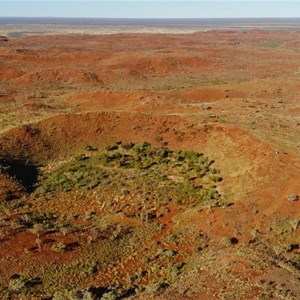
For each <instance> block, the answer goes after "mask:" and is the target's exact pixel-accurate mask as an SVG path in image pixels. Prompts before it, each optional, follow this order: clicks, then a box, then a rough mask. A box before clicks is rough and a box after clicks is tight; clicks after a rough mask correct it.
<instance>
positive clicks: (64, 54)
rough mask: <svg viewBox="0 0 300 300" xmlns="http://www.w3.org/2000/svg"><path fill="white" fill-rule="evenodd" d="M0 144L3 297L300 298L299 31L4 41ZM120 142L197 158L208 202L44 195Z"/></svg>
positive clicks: (116, 193)
mask: <svg viewBox="0 0 300 300" xmlns="http://www.w3.org/2000/svg"><path fill="white" fill-rule="evenodd" d="M0 132H1V134H0V254H1V255H0V298H1V299H54V300H55V299H56V300H57V299H170V300H171V299H180V300H183V299H249V300H250V299H299V295H300V284H299V283H300V282H299V278H300V248H299V243H300V241H299V238H300V201H298V200H299V199H297V196H298V195H300V180H299V175H300V155H299V153H300V152H299V150H300V138H299V137H300V31H284V30H283V31H274V32H265V31H261V30H249V31H225V30H224V31H207V32H197V33H194V34H182V35H179V34H169V35H167V34H166V35H163V34H119V35H106V36H63V35H57V36H35V37H23V38H19V39H13V40H10V41H6V40H5V39H4V38H1V39H0ZM117 141H122V142H123V143H129V142H134V143H141V144H142V143H144V142H147V143H150V144H151V145H152V146H155V147H160V148H159V149H163V148H168V149H171V150H174V151H177V150H187V151H195V152H197V153H203V154H204V155H205V157H208V158H209V160H213V161H214V162H213V166H214V167H215V168H216V169H217V170H219V172H220V173H217V174H220V176H221V178H220V180H218V179H217V180H215V183H214V184H213V185H212V183H211V182H210V183H207V184H210V185H209V188H213V189H216V190H217V192H218V196H213V197H214V198H213V197H212V200H211V202H210V201H203V202H200V203H194V202H193V200H191V202H189V201H188V200H186V201H185V199H181V200H182V201H179V200H178V199H177V198H176V197H177V196H178V195H177V196H176V197H175V194H172V193H173V192H172V191H171V192H170V194H168V197H169V198H168V200H166V202H160V201H162V198H164V192H165V187H161V186H160V185H159V182H156V181H155V180H154V181H153V182H154V183H153V186H150V187H149V186H147V187H145V190H143V193H144V192H145V191H146V190H147V191H148V193H149V194H151V195H152V196H153V197H154V198H153V199H154V200H153V199H152V198H151V199H152V200H151V199H150V200H147V197H146V198H145V195H144V194H142V192H139V190H138V187H136V184H137V185H138V184H139V183H140V181H139V180H140V179H139V177H136V176H137V175H136V174H140V173H134V174H132V176H131V178H129V179H130V180H132V181H130V183H129V187H128V186H127V185H126V184H127V183H124V186H123V188H122V187H121V188H119V186H118V182H119V181H118V180H119V178H120V177H116V179H115V180H116V182H114V180H112V181H110V182H108V183H105V184H107V186H106V185H105V184H104V183H103V185H102V184H101V181H100V185H98V186H97V187H95V188H94V187H92V188H91V189H88V190H87V191H86V190H81V188H80V187H79V188H72V189H68V190H56V191H55V192H51V193H48V192H44V191H42V187H44V185H43V184H44V183H43V182H44V181H43V180H46V179H45V178H48V177H47V176H50V177H51V176H52V175H51V174H56V173H55V172H57V170H60V169H59V168H61V166H65V165H66V166H68V164H70V162H72V161H73V160H74V159H75V160H78V161H79V162H80V161H81V158H78V155H83V156H82V157H83V159H82V161H83V162H82V163H81V164H84V163H85V159H87V160H92V159H94V157H96V156H97V155H100V154H101V153H104V152H105V151H118V150H114V148H112V150H111V149H110V148H109V147H107V145H114V143H115V142H117ZM87 145H89V146H87ZM117 147H118V146H117ZM145 147H146V148H147V147H148V146H147V145H146V144H145ZM105 149H106V150H105ZM119 149H121V146H119ZM124 149H126V148H124ZM147 149H148V148H147ZM151 149H152V148H150V150H149V151H150V152H149V153H152V152H153V151H154V150H151ZM120 151H121V154H122V153H123V152H122V151H125V150H120ZM126 151H127V150H126ZM126 151H125V152H126ZM130 151H131V150H130ZM147 151H148V150H147ZM151 151H152V152H151ZM162 151H163V150H162ZM113 153H114V152H113ZM186 153H188V152H186ZM130 155H131V154H130ZM132 155H136V153H134V154H132ZM176 155H177V154H176ZM186 155H187V157H188V156H189V155H190V154H186ZM149 159H151V154H150V158H149ZM186 159H187V158H186ZM155 164H156V162H155ZM209 164H212V162H211V163H209ZM91 165H92V163H91ZM91 165H88V166H87V165H84V166H83V165H81V166H79V167H80V168H93V166H91ZM156 165H157V164H156ZM158 165H159V164H158ZM1 166H2V167H1ZM76 167H77V165H76ZM105 168H107V169H109V170H114V169H115V165H112V166H111V165H108V167H107V166H106V165H105ZM165 168H166V167H163V166H162V170H165ZM126 170H127V171H126V172H128V173H130V172H133V171H132V170H131V169H130V168H129V169H126ZM89 172H94V171H89ZM112 172H113V171H112ZM122 172H123V171H122ZM122 172H121V173H122ZM136 172H140V170H137V171H136ZM141 172H142V173H141V174H144V173H143V171H141ZM155 172H156V171H155ZM170 172H171V171H170ZM216 172H217V171H216ZM171 173H172V172H171ZM49 174H50V175H49ZM85 174H88V177H89V176H91V175H90V174H95V173H85ZM122 174H123V173H122ZM130 174H131V173H130ZM155 174H156V173H155ZM125 175H126V174H125ZM125 175H124V176H125ZM177 175H178V174H175V173H174V174H172V176H173V177H174V178H175V177H176V176H177ZM53 176H54V175H53ZM55 176H58V175H55ZM110 176H112V175H110ZM114 176H120V174H117V175H114ZM126 176H127V175H126ZM218 176H219V175H218ZM50 177H49V178H50ZM121 177H122V176H121ZM173 177H172V178H173ZM53 178H54V177H53ZM203 178H204V179H205V176H204V177H203ZM210 178H212V177H210ZM56 179H57V177H55V180H56ZM129 179H128V178H127V179H126V180H127V181H128V180H129ZM198 179H199V178H198ZM198 179H197V178H196V179H195V178H189V180H193V184H194V185H197V180H198ZM78 180H81V177H80V179H78ZM120 180H121V179H120ZM199 180H200V179H199ZM45 182H46V181H45ZM103 182H104V179H103ZM120 182H121V181H120ZM174 182H176V178H175V179H174ZM116 183H117V187H115V188H114V184H116ZM55 184H57V182H55ZM97 184H98V183H97ZM147 184H148V183H147ZM201 184H202V183H201ZM205 184H206V182H205ZM141 185H142V183H141ZM36 186H39V187H36ZM124 187H126V188H124ZM149 188H150V190H149ZM45 189H46V188H45ZM128 189H129V190H128ZM145 194H146V195H147V193H145ZM159 195H163V196H159ZM152 196H151V197H152ZM160 197H161V198H160ZM139 199H142V200H139ZM175 199H176V201H175ZM141 201H142V202H141ZM149 201H150V202H151V201H154V202H153V204H152V202H151V205H150V204H149ZM143 203H145V204H143ZM149 205H150V206H149ZM145 216H146V217H145ZM49 224H50V225H51V226H52V227H51V226H50V225H49ZM89 297H90V298H89Z"/></svg>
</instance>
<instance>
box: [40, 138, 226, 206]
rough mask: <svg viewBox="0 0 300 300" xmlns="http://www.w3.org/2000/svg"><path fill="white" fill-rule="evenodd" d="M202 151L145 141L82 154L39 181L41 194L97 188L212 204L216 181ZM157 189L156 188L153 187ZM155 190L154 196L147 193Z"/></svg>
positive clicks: (216, 192)
mask: <svg viewBox="0 0 300 300" xmlns="http://www.w3.org/2000/svg"><path fill="white" fill-rule="evenodd" d="M212 164H213V162H212V161H210V160H209V159H208V158H206V157H204V156H203V154H202V153H196V152H193V151H183V150H170V149H167V148H162V147H152V146H151V145H149V144H148V143H143V144H134V143H124V144H123V143H116V144H113V145H108V146H107V147H106V150H105V151H104V152H102V153H101V154H100V155H99V154H97V155H93V156H91V157H88V156H86V155H85V154H82V155H78V156H76V158H75V160H73V161H72V162H70V163H67V164H66V165H63V166H62V167H60V168H59V169H58V170H55V171H54V172H52V173H51V174H49V175H48V176H47V177H46V178H42V179H41V180H40V187H39V188H38V189H37V191H38V192H41V193H43V194H47V193H53V192H60V191H65V192H67V191H71V190H74V189H75V190H80V189H82V190H86V191H88V190H93V189H95V188H97V187H98V186H101V188H105V189H108V190H110V189H112V188H113V190H114V191H116V190H118V191H119V193H120V195H122V194H124V193H125V191H126V193H125V194H147V195H149V196H148V198H150V199H151V200H154V199H158V200H159V201H160V202H162V203H165V202H168V201H169V199H172V200H173V201H176V202H178V203H192V202H198V203H200V202H203V201H204V202H205V201H214V200H217V199H218V198H219V197H220V195H219V193H218V191H217V190H216V189H215V188H214V187H213V184H214V183H217V182H219V181H221V180H222V178H221V177H220V176H219V175H217V174H216V173H218V170H216V169H215V168H212V167H211V166H212ZM157 188H159V189H157ZM154 190H156V191H155V192H153V191H154Z"/></svg>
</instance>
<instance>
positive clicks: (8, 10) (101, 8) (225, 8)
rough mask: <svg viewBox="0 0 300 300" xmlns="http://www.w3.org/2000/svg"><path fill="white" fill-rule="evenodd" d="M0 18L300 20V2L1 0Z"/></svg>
mask: <svg viewBox="0 0 300 300" xmlns="http://www.w3.org/2000/svg"><path fill="white" fill-rule="evenodd" d="M0 17H83V18H260V17H261V18H263V17H265V18H268V17H269V18H270V17H292V18H297V17H300V0H293V1H283V0H256V1H253V0H250V1H249V0H234V1H228V0H210V1H207V0H194V1H182V0H176V1H174V0H135V1H132V0H111V1H107V0H106V1H104V0H98V1H97V0H94V1H74V0H64V1H59V0H52V1H49V0H35V1H27V0H19V1H13V0H5V1H3V0H0Z"/></svg>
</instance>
